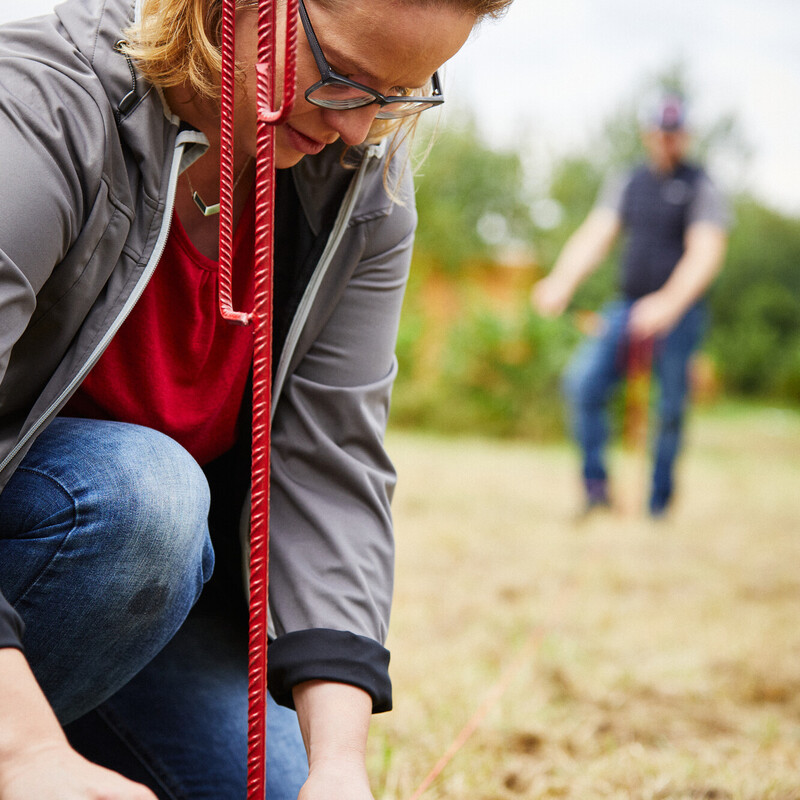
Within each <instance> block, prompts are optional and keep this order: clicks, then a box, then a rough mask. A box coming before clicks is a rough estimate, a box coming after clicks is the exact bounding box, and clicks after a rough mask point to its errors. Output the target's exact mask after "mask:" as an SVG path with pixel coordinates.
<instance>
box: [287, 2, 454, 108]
mask: <svg viewBox="0 0 800 800" xmlns="http://www.w3.org/2000/svg"><path fill="white" fill-rule="evenodd" d="M298 10H299V11H300V21H301V22H302V23H303V30H304V31H305V33H306V38H307V39H308V44H309V46H310V47H311V53H312V54H313V56H314V61H315V62H316V64H317V69H318V70H319V75H320V80H319V81H317V83H315V84H314V85H313V86H309V88H308V89H306V91H305V98H306V100H307V101H308V102H309V103H312V104H313V105H315V106H319V107H320V108H329V109H335V110H337V111H349V110H351V109H356V108H364V107H365V106H371V105H372V104H373V103H377V104H378V105H379V106H380V107H381V111H379V112H378V114H377V117H378V118H379V119H394V118H397V117H405V116H411V115H412V114H419V113H420V112H421V111H425V109H427V108H431V107H432V106H439V105H441V104H442V103H444V95H443V94H442V86H441V81H440V80H439V72H438V70H437V71H436V72H434V73H433V76H432V77H431V92H432V94H431V95H430V96H429V97H414V96H411V95H385V94H381V93H380V92H378V91H376V90H375V89H372V88H371V87H369V86H365V85H364V84H363V83H358V81H351V80H350V79H349V78H346V77H345V76H344V75H340V74H339V73H338V72H336V70H335V69H333V68H332V67H331V65H330V64H329V63H328V60H327V59H326V58H325V55H324V53H323V52H322V48H321V47H320V44H319V40H318V39H317V35H316V34H315V33H314V28H313V26H312V25H311V20H310V19H309V18H308V12H307V11H306V6H305V3H304V2H303V0H298ZM330 85H340V86H342V85H343V86H349V87H350V88H351V89H357V90H359V91H361V92H365V93H366V94H368V95H370V97H372V99H371V100H370V99H368V98H364V101H363V102H358V103H357V104H356V105H353V106H346V107H343V106H341V105H339V104H337V103H334V102H330V101H326V100H320V99H319V98H314V97H312V96H311V95H313V93H314V92H316V91H317V89H320V88H322V87H323V86H330ZM401 104H402V105H406V106H408V105H412V106H413V105H420V106H422V108H419V109H414V108H411V109H409V110H408V111H407V112H406V113H403V114H393V113H392V111H391V109H387V110H386V111H383V108H384V106H392V105H401Z"/></svg>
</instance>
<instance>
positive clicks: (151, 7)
mask: <svg viewBox="0 0 800 800" xmlns="http://www.w3.org/2000/svg"><path fill="white" fill-rule="evenodd" d="M317 2H320V3H321V4H323V5H325V6H329V7H333V6H336V5H337V4H339V3H341V2H342V0H317ZM404 2H405V4H407V5H416V4H418V5H425V6H428V5H434V4H435V3H436V2H440V3H442V4H444V5H449V6H452V7H456V8H461V9H463V10H464V12H465V13H469V14H474V15H475V20H476V22H477V21H478V20H480V19H483V18H484V17H499V16H501V15H502V14H503V13H504V12H505V11H506V9H507V8H508V6H509V5H511V2H512V0H404ZM236 7H237V8H241V9H257V8H258V0H237V2H236ZM221 27H222V0H144V5H143V8H142V15H141V22H140V23H139V24H138V25H134V26H131V27H130V28H129V29H128V30H127V31H126V32H125V38H126V41H125V44H124V46H123V49H124V51H125V53H127V55H129V56H130V57H131V58H132V59H133V60H134V61H135V62H136V65H137V66H138V68H139V70H140V71H141V72H142V74H143V75H144V76H145V78H147V80H149V81H150V82H151V83H152V84H154V85H155V86H160V87H162V88H166V87H170V86H181V85H183V84H185V83H188V84H189V85H190V86H191V87H192V89H193V90H194V91H195V92H196V93H197V94H198V95H200V96H201V97H206V98H218V97H219V75H220V72H221V70H222V57H221V55H220V44H221V38H222V35H221ZM381 122H382V121H381V120H377V123H378V124H379V125H380V123H381ZM383 124H384V125H385V121H383ZM390 127H391V126H390ZM377 132H378V131H376V133H377Z"/></svg>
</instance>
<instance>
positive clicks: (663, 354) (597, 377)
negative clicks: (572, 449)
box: [564, 300, 706, 511]
mask: <svg viewBox="0 0 800 800" xmlns="http://www.w3.org/2000/svg"><path fill="white" fill-rule="evenodd" d="M632 305H633V302H632V301H629V300H620V301H616V302H613V303H610V304H608V305H607V306H605V308H604V309H603V311H602V317H603V328H602V330H601V332H600V334H599V335H597V336H593V337H590V338H588V339H587V340H586V341H584V342H583V344H582V345H581V347H580V348H579V349H578V352H577V353H576V354H575V356H574V358H573V359H572V361H571V362H570V365H569V367H568V368H567V371H566V373H565V376H564V392H565V394H566V397H567V401H568V404H569V409H570V416H571V423H572V430H573V434H574V436H575V439H576V440H577V442H578V444H579V446H580V448H581V450H582V453H583V477H584V480H585V481H586V483H587V486H589V485H591V483H593V482H604V481H605V480H606V479H607V471H606V465H605V447H606V444H607V441H608V437H609V420H608V405H609V401H610V398H611V394H612V392H613V390H614V389H615V388H616V386H617V385H618V384H619V382H620V381H621V380H622V379H623V378H624V377H625V371H626V364H627V358H626V353H627V346H628V335H627V325H628V316H629V313H630V309H631V306H632ZM705 317H706V313H705V307H704V306H703V304H702V303H700V304H697V305H695V306H692V308H690V309H689V311H688V312H687V313H686V314H685V315H684V316H683V318H682V319H681V320H680V321H679V322H678V324H677V325H676V326H675V327H674V328H673V329H672V331H670V333H669V334H668V335H667V336H665V337H664V338H662V339H659V340H657V341H656V343H655V346H654V348H653V371H654V373H655V376H656V378H657V380H658V385H659V401H658V417H659V420H658V430H657V433H656V440H655V454H654V455H655V457H654V466H653V482H652V490H651V495H650V509H651V510H652V511H660V510H663V508H664V507H665V506H666V505H667V503H668V502H669V500H670V498H671V497H672V492H673V484H674V477H673V472H674V465H675V460H676V458H677V455H678V451H679V450H680V444H681V433H682V429H683V420H684V415H685V410H686V401H687V395H688V389H689V362H690V359H691V356H692V353H693V352H694V351H695V349H696V348H697V346H698V344H699V343H700V340H701V339H702V335H703V331H704V328H705Z"/></svg>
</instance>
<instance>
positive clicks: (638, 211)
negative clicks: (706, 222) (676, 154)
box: [621, 164, 704, 300]
mask: <svg viewBox="0 0 800 800" xmlns="http://www.w3.org/2000/svg"><path fill="white" fill-rule="evenodd" d="M703 175H704V172H703V170H702V169H701V168H700V167H694V166H690V165H688V164H680V165H679V166H678V167H677V168H676V170H675V171H674V172H673V173H671V174H669V175H659V174H657V173H655V172H653V171H652V170H651V169H650V168H649V167H647V166H646V165H643V166H641V167H638V168H637V169H636V170H634V172H633V173H632V175H631V177H630V180H629V182H628V185H627V187H626V188H625V191H624V193H623V196H622V207H621V216H622V224H623V226H624V228H625V230H626V233H627V235H628V239H627V243H626V246H625V250H624V252H623V255H622V276H621V283H622V287H621V288H622V292H623V294H624V295H625V297H627V298H628V299H631V300H635V299H637V298H639V297H642V296H643V295H646V294H649V293H650V292H654V291H656V290H657V289H660V288H661V287H662V286H663V285H664V283H666V281H667V278H669V276H670V275H671V274H672V270H673V269H675V265H676V264H677V263H678V261H679V260H680V258H681V256H682V255H683V250H684V237H685V235H686V229H687V227H688V226H689V219H688V212H689V207H690V206H691V203H692V201H693V200H694V198H695V194H696V192H697V186H698V183H699V181H700V179H701V178H702V177H703Z"/></svg>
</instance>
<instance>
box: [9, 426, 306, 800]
mask: <svg viewBox="0 0 800 800" xmlns="http://www.w3.org/2000/svg"><path fill="white" fill-rule="evenodd" d="M210 496H211V493H210V490H209V484H208V481H207V479H206V476H205V475H204V473H203V471H202V470H201V469H200V467H199V466H198V465H197V463H196V462H195V461H194V459H192V457H191V456H190V455H189V454H188V453H187V452H186V451H185V450H184V449H183V448H182V447H181V446H180V445H178V444H177V443H176V442H174V441H173V440H171V439H170V438H168V437H166V436H164V435H162V434H160V433H158V432H156V431H153V430H150V429H148V428H142V427H139V426H136V425H127V424H123V423H115V422H104V421H97V420H80V419H67V418H59V419H56V420H55V421H54V422H53V423H52V424H51V425H50V426H49V427H48V428H47V430H45V431H44V432H43V433H42V434H41V436H40V437H39V438H38V439H37V441H36V442H35V443H34V445H33V447H32V448H31V450H30V452H29V453H28V455H27V456H26V457H25V459H24V460H23V462H22V464H21V465H20V467H19V468H18V470H17V471H16V472H15V473H14V475H13V476H12V477H11V480H10V481H9V483H8V484H7V486H6V488H5V489H4V490H3V492H2V494H0V588H1V589H2V591H3V593H4V595H5V596H6V598H7V599H8V600H9V602H10V603H11V604H12V605H14V606H15V608H16V609H17V611H18V612H19V613H20V615H21V616H22V618H23V620H24V621H25V625H26V629H25V636H24V640H23V644H24V646H25V652H26V656H27V658H28V661H29V663H30V664H31V667H32V669H33V671H34V673H35V675H36V677H37V679H38V681H39V683H40V685H41V686H42V689H43V690H44V692H45V694H46V695H47V697H48V699H49V701H50V703H51V704H52V706H53V708H54V709H55V711H56V713H57V714H58V716H59V719H60V720H61V721H62V723H64V724H65V729H66V731H67V734H68V736H69V737H70V740H71V741H72V742H73V745H74V746H75V747H76V748H77V749H78V750H80V751H81V752H83V753H84V754H85V755H86V756H87V757H89V758H90V759H91V760H94V761H97V762H99V763H102V764H104V765H105V766H109V767H111V768H113V769H117V770H118V771H120V772H123V773H124V774H126V775H128V776H129V777H131V778H133V779H135V780H139V781H141V782H143V783H146V784H148V785H149V786H150V787H151V788H152V789H153V790H154V791H155V792H156V793H157V794H158V796H159V797H160V798H167V799H168V800H178V799H179V798H180V800H184V798H185V799H186V800H196V799H197V800H199V799H200V798H202V800H228V798H230V800H240V798H244V797H245V796H246V750H247V744H246V738H247V638H246V625H245V624H244V621H243V620H242V619H241V618H240V617H238V616H236V617H235V616H234V615H233V614H232V613H231V612H230V610H229V609H228V608H227V607H224V606H220V607H215V606H214V605H213V604H212V605H210V606H209V605H208V604H206V605H205V606H204V605H203V604H202V603H201V604H198V605H197V606H195V602H196V601H197V599H198V597H199V596H200V591H201V589H202V587H203V584H204V582H205V581H207V580H208V579H209V577H210V575H211V571H212V568H213V567H214V553H213V550H212V546H211V541H210V537H209V528H208V514H209V503H210ZM230 535H231V536H237V535H238V532H237V531H231V532H230ZM193 606H195V607H194V610H192V609H193ZM190 611H191V613H190ZM187 617H188V619H187ZM267 720H268V738H269V747H268V752H269V756H268V758H269V762H268V765H267V775H268V791H267V798H268V800H294V798H296V797H297V792H298V791H299V788H300V786H301V785H302V783H303V781H304V780H305V777H306V775H307V769H308V768H307V762H306V757H305V749H304V746H303V743H302V738H301V737H300V733H299V728H298V724H297V717H296V715H295V714H294V712H293V711H290V710H288V709H284V708H280V707H278V706H277V705H275V704H274V703H273V702H270V706H269V711H268V714H267Z"/></svg>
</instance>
